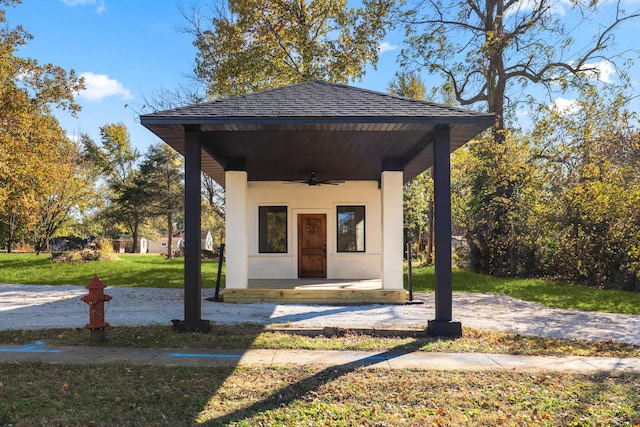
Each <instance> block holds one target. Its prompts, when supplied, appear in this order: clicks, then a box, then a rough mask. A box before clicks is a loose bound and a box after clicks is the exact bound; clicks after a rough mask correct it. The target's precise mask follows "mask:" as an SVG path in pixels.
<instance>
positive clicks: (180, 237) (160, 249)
mask: <svg viewBox="0 0 640 427" xmlns="http://www.w3.org/2000/svg"><path fill="white" fill-rule="evenodd" d="M158 236H159V237H158V238H157V239H154V240H151V239H150V240H149V253H150V254H163V253H165V254H166V253H167V250H168V247H169V237H168V233H167V232H166V231H162V232H160V233H159V234H158ZM200 240H201V245H202V250H206V251H212V250H213V235H212V234H211V231H210V230H202V231H201V233H200ZM183 249H184V230H176V231H174V232H173V235H172V238H171V250H172V252H175V251H178V250H183Z"/></svg>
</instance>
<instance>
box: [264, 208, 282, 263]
mask: <svg viewBox="0 0 640 427" xmlns="http://www.w3.org/2000/svg"><path fill="white" fill-rule="evenodd" d="M258 216H259V218H258V236H259V237H258V238H259V241H260V243H259V252H260V253H270V254H282V253H287V207H286V206H260V207H259V208H258Z"/></svg>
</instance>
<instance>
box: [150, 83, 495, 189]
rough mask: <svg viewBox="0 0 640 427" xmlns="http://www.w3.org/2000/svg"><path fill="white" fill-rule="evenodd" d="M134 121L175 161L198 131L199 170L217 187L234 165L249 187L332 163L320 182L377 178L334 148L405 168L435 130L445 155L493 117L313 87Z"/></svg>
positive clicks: (372, 168)
mask: <svg viewBox="0 0 640 427" xmlns="http://www.w3.org/2000/svg"><path fill="white" fill-rule="evenodd" d="M140 121H141V123H142V125H144V126H145V127H147V128H148V129H149V130H151V131H152V132H153V133H155V134H156V135H157V136H159V137H160V138H161V139H162V140H164V141H165V142H167V143H168V144H169V145H171V146H172V147H173V148H175V149H176V150H177V151H179V152H181V153H183V154H184V140H185V136H184V135H185V130H187V129H198V130H200V132H202V135H203V138H201V141H202V146H203V149H204V151H203V153H204V156H203V162H202V167H203V171H205V172H206V173H208V174H209V175H210V176H212V177H213V178H214V179H216V181H218V182H220V183H221V184H222V185H224V170H228V169H229V167H230V164H232V163H233V164H234V165H237V164H238V161H237V160H238V159H242V162H241V163H243V164H244V165H245V166H246V170H247V172H248V173H249V178H250V179H252V180H281V179H291V178H297V177H301V176H303V175H300V174H302V173H303V171H302V169H304V168H306V169H307V171H306V172H304V176H307V174H308V171H310V170H315V171H316V172H319V171H320V170H321V169H322V166H323V165H327V163H336V165H334V166H333V167H329V168H328V169H329V170H327V174H328V175H329V174H330V176H327V178H331V179H338V178H340V179H377V177H379V173H380V171H381V167H380V165H377V166H376V165H367V166H366V167H360V168H358V167H355V168H354V167H353V163H354V161H355V160H356V159H353V158H351V159H350V166H351V167H349V168H348V169H349V170H346V169H345V167H346V166H347V165H346V163H345V162H344V160H341V157H344V156H343V154H341V153H340V152H341V151H342V149H343V148H346V149H347V151H350V152H354V151H355V152H366V153H367V155H368V156H369V157H370V161H373V162H378V163H380V162H381V161H382V160H383V159H384V158H397V159H405V160H407V161H408V160H410V159H407V156H415V155H417V153H418V152H419V151H423V150H424V147H421V145H425V142H424V139H425V138H427V135H429V134H433V132H435V131H436V130H438V129H443V128H446V129H449V130H450V133H451V150H452V151H453V150H454V149H456V148H458V147H459V146H461V145H462V144H464V143H466V142H467V141H468V140H469V139H471V138H473V137H474V136H476V135H477V134H478V133H480V132H482V131H483V130H485V129H486V128H487V127H489V126H490V125H492V124H493V122H494V117H493V116H492V115H489V114H484V113H478V112H475V111H470V110H466V109H461V108H455V107H449V106H445V105H439V104H436V103H432V102H427V101H419V100H414V99H408V98H402V97H398V96H393V95H389V94H384V93H380V92H375V91H371V90H367V89H361V88H356V87H352V86H346V85H340V84H334V83H327V82H324V81H318V80H315V81H309V82H306V83H300V84H294V85H290V86H285V87H280V88H276V89H270V90H265V91H261V92H254V93H250V94H246V95H241V96H235V97H231V98H225V99H220V100H215V101H211V102H206V103H202V104H196V105H190V106H186V107H180V108H174V109H170V110H164V111H157V112H154V113H150V114H145V115H142V116H141V117H140ZM256 132H258V134H256ZM247 134H250V136H249V135H247ZM304 141H313V144H309V143H304ZM318 144H321V145H323V147H324V149H323V150H322V153H324V152H328V151H331V152H332V153H334V154H333V156H327V155H324V156H323V155H322V153H320V152H316V151H317V150H318V149H317V145H318ZM274 150H275V151H279V152H280V153H281V156H279V159H276V158H274V156H273V155H271V154H270V153H272V152H274ZM363 150H364V151H363ZM297 153H298V154H300V155H301V156H302V157H300V158H298V159H297V160H296V162H295V164H293V163H292V164H288V163H287V162H286V161H283V158H284V157H285V156H289V157H291V156H293V157H295V156H296V155H297ZM423 157H424V158H423V159H422V160H420V162H418V163H419V164H417V165H412V166H411V167H409V168H408V169H404V170H405V179H406V180H409V179H411V178H412V177H413V176H415V175H417V174H418V173H420V172H421V171H422V170H424V169H426V168H428V167H430V164H429V162H430V159H429V155H423ZM268 159H272V163H271V164H270V163H269V162H268V161H267V160H268ZM276 161H277V163H273V162H276ZM314 161H315V162H316V163H319V164H317V165H314V164H313V163H314ZM320 163H322V164H320ZM414 163H416V162H414ZM276 166H277V167H276ZM401 166H402V165H401ZM296 168H298V169H300V170H296ZM276 169H277V171H276ZM343 169H345V170H343ZM418 169H420V170H418ZM376 175H377V177H376Z"/></svg>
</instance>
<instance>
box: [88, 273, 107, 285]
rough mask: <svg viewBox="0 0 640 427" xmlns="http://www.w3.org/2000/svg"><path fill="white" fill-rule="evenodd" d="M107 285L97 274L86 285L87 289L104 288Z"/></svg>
mask: <svg viewBox="0 0 640 427" xmlns="http://www.w3.org/2000/svg"><path fill="white" fill-rule="evenodd" d="M106 287H107V285H105V284H104V282H103V281H102V280H100V278H99V277H98V275H97V274H96V275H95V276H93V279H91V281H90V282H89V284H88V285H87V286H85V288H87V289H104V288H106Z"/></svg>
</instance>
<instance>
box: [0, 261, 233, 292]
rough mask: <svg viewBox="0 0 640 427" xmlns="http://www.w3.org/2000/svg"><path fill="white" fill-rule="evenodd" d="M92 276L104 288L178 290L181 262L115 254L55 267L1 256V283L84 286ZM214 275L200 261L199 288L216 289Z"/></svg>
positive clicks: (210, 265) (212, 267)
mask: <svg viewBox="0 0 640 427" xmlns="http://www.w3.org/2000/svg"><path fill="white" fill-rule="evenodd" d="M95 274H97V275H98V276H99V277H100V279H101V280H102V281H103V282H104V283H105V284H106V285H107V286H132V287H151V288H181V287H183V286H184V280H183V275H184V259H183V258H176V259H171V260H168V259H166V258H165V257H163V256H160V255H142V254H118V255H117V258H116V259H113V260H110V261H100V262H79V263H71V264H58V263H55V262H53V261H52V260H51V257H50V256H49V255H48V254H41V255H35V254H0V283H13V284H26V285H33V284H37V285H80V286H84V285H86V284H87V283H89V281H90V280H91V278H92V277H93V276H94V275H95ZM217 274H218V262H217V261H213V260H206V261H203V263H202V286H203V287H211V288H212V287H215V283H216V276H217ZM222 282H223V283H224V270H223V277H222Z"/></svg>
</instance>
